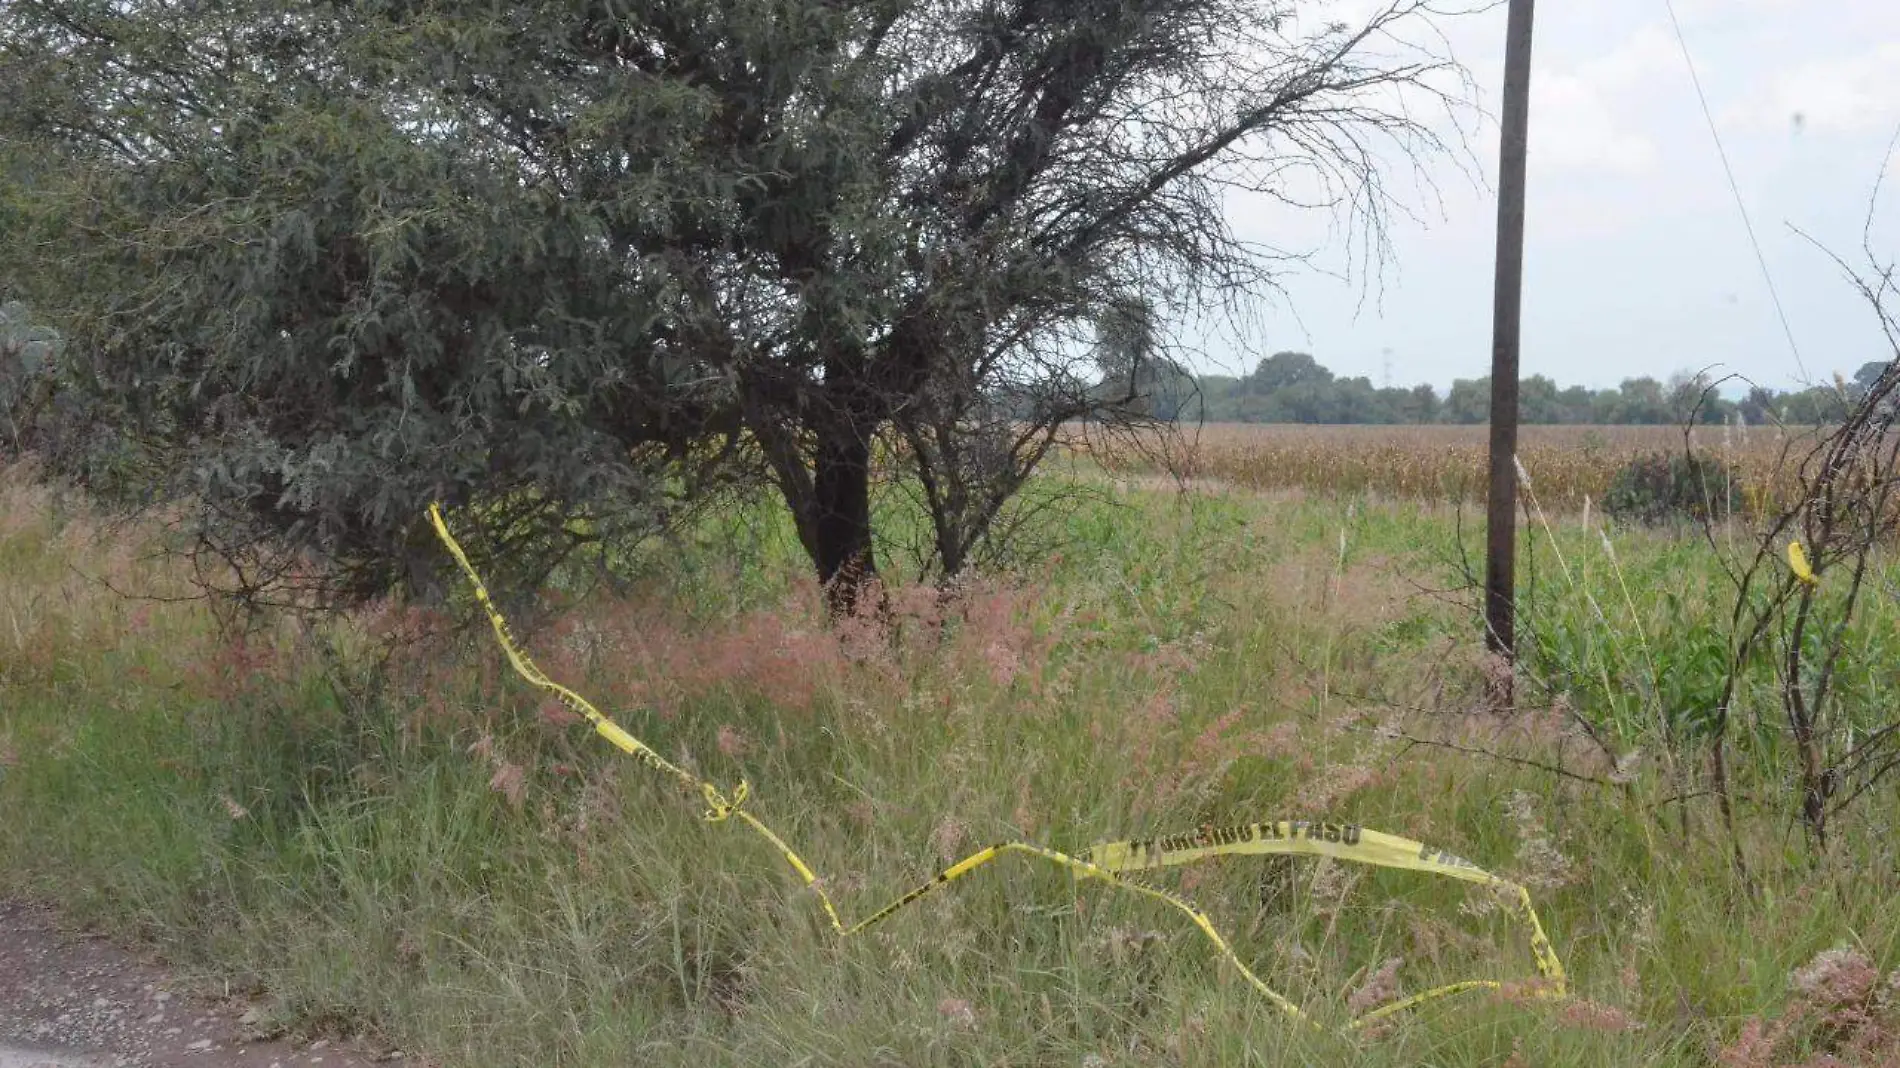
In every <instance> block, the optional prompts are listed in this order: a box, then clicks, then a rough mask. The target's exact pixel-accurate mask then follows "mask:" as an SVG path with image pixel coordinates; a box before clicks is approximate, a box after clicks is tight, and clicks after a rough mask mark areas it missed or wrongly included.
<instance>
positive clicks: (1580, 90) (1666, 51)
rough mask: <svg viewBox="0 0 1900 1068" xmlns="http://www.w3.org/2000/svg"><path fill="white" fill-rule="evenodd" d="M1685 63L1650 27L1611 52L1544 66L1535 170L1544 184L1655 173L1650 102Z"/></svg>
mask: <svg viewBox="0 0 1900 1068" xmlns="http://www.w3.org/2000/svg"><path fill="white" fill-rule="evenodd" d="M1680 62H1681V59H1680V56H1679V55H1678V54H1677V53H1676V51H1675V45H1674V44H1673V42H1672V41H1671V40H1670V39H1669V38H1667V37H1665V36H1664V35H1663V33H1662V31H1661V30H1660V29H1659V28H1657V27H1654V26H1645V27H1642V28H1640V29H1638V30H1637V31H1636V32H1635V33H1633V34H1631V35H1630V36H1629V37H1627V38H1625V39H1624V40H1623V41H1622V42H1621V43H1619V44H1618V45H1617V46H1616V47H1614V48H1612V49H1611V50H1609V51H1608V52H1604V53H1601V54H1599V55H1596V56H1592V57H1589V58H1587V59H1583V60H1578V61H1571V62H1568V63H1564V62H1561V61H1558V62H1544V63H1542V64H1541V66H1540V68H1539V69H1536V70H1534V71H1533V72H1532V75H1531V125H1532V134H1531V166H1532V167H1533V168H1534V169H1535V170H1536V171H1537V172H1538V173H1539V174H1540V175H1541V176H1544V177H1550V176H1554V175H1558V174H1572V173H1583V174H1598V175H1602V174H1612V175H1638V174H1646V173H1649V172H1650V171H1652V170H1654V169H1655V167H1656V163H1657V161H1658V159H1659V157H1660V153H1659V151H1658V148H1657V145H1656V141H1655V139H1654V138H1653V137H1652V136H1651V134H1650V133H1649V132H1648V131H1646V130H1645V129H1644V128H1643V120H1644V118H1645V111H1644V108H1643V106H1642V103H1643V98H1644V96H1645V95H1646V94H1649V93H1652V92H1653V91H1654V88H1655V83H1656V82H1657V81H1658V79H1659V78H1660V77H1662V76H1663V75H1664V74H1665V72H1667V71H1669V70H1670V69H1672V66H1673V65H1679V64H1680Z"/></svg>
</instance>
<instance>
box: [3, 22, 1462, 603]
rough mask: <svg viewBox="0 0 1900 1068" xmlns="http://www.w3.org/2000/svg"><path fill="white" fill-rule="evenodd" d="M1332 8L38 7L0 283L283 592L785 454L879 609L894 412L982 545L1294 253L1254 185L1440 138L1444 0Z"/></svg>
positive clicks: (8, 75)
mask: <svg viewBox="0 0 1900 1068" xmlns="http://www.w3.org/2000/svg"><path fill="white" fill-rule="evenodd" d="M1304 6H1305V5H1303V4H1295V3H1291V2H1287V3H1270V4H1265V5H1262V4H1258V3H1255V2H1253V0H1087V2H1083V3H1073V4H1054V5H1052V4H1046V3H1042V2H1040V0H956V2H952V3H948V4H924V3H920V2H914V0H860V2H846V3H838V2H835V0H738V2H730V0H659V2H655V3H650V4H642V5H632V6H615V5H597V4H592V3H581V2H575V0H535V2H527V3H518V4H438V3H428V2H408V0H371V2H364V3H341V2H336V3H319V4H306V3H301V2H299V3H291V2H289V0H228V2H222V3H204V4H193V5H178V4H169V3H159V2H156V0H128V2H124V3H110V4H107V3H100V2H97V0H15V2H13V3H10V4H7V5H6V6H4V7H0V71H4V73H3V74H0V79H3V80H4V84H0V100H4V103H0V145H7V146H14V147H10V148H8V149H7V150H6V151H7V152H8V158H9V159H14V158H15V157H16V156H17V162H18V165H10V166H9V167H8V168H7V169H6V170H5V171H4V172H0V211H4V212H5V213H6V222H7V224H8V232H9V240H8V241H7V242H6V244H5V247H4V248H3V249H0V279H3V280H4V283H0V284H4V285H5V286H7V288H8V293H7V294H6V296H17V297H18V298H19V299H23V300H25V301H27V302H28V303H29V304H30V305H31V306H32V307H33V308H34V309H35V312H36V314H40V315H43V316H44V317H45V319H46V321H47V322H48V323H50V324H51V325H52V326H54V327H55V328H56V329H58V330H59V331H60V333H61V336H62V337H63V338H64V339H65V349H64V355H63V357H62V366H61V367H60V368H59V370H58V373H57V375H56V379H57V382H58V384H59V386H60V388H61V389H62V390H65V391H69V392H72V393H73V394H75V395H77V396H80V397H83V398H85V407H84V409H83V410H84V411H85V412H86V413H87V416H86V417H87V418H88V419H89V420H92V421H95V422H98V423H100V424H102V425H110V426H112V427H114V428H116V430H117V432H119V433H121V434H123V435H124V436H126V437H127V438H128V439H129V440H131V441H133V442H134V443H136V446H137V448H138V450H139V452H140V454H141V456H143V457H144V458H145V460H146V461H148V463H149V469H150V471H151V474H152V480H151V481H152V483H153V485H152V487H151V488H152V489H153V492H154V493H155V494H156V495H158V496H160V497H163V498H165V499H170V500H190V501H193V502H195V504H196V507H197V515H196V521H195V523H194V524H193V528H192V530H191V533H192V534H193V535H194V537H195V539H196V540H197V541H198V542H199V543H200V544H202V545H203V546H205V547H206V548H208V549H209V550H210V551H211V552H212V553H213V554H215V555H216V556H218V557H220V558H225V559H228V560H230V561H233V562H238V563H241V564H244V565H245V566H246V567H248V568H249V569H250V571H251V573H252V574H253V575H255V573H256V572H257V571H258V570H259V569H262V572H263V574H264V576H265V577H266V578H269V577H270V576H272V575H278V574H288V573H290V571H292V570H295V571H297V572H299V573H304V572H309V573H311V574H313V575H318V576H320V577H321V578H322V579H323V584H324V585H325V586H327V587H329V588H332V589H335V590H336V591H338V592H341V593H344V594H347V595H367V594H372V593H376V592H379V591H381V590H383V589H386V588H388V587H390V586H392V585H402V584H409V585H414V584H416V583H418V582H421V581H423V580H424V579H426V578H427V577H428V574H427V572H428V571H429V570H430V569H431V568H432V567H433V566H434V564H435V556H436V554H434V552H433V549H432V547H431V546H430V545H429V543H428V541H427V539H426V537H424V536H423V532H422V528H421V526H420V524H419V520H418V517H419V516H420V514H421V510H422V508H423V506H424V505H425V504H426V503H427V502H428V501H429V500H430V499H431V498H438V497H439V498H441V499H443V500H444V501H445V502H447V503H448V504H449V505H450V506H451V507H452V508H454V509H457V510H459V512H460V513H461V514H460V515H459V516H458V529H461V530H465V531H468V532H469V535H470V539H471V548H473V549H475V550H476V551H477V553H478V555H480V556H481V557H482V558H483V563H484V566H485V567H487V568H488V569H489V570H490V571H491V572H493V573H494V574H495V577H496V579H497V581H499V582H500V583H501V584H502V585H504V586H515V585H520V584H528V583H532V582H534V581H536V580H537V579H538V578H539V577H540V576H542V575H543V574H545V572H546V571H547V570H548V569H549V568H550V567H552V566H554V565H555V564H556V563H557V562H558V561H560V560H561V559H563V558H565V557H566V556H568V555H569V554H570V553H571V552H572V551H573V550H575V549H576V548H577V547H578V546H583V545H585V544H587V543H591V542H594V541H598V540H602V539H605V540H609V541H611V540H615V539H617V538H620V537H623V536H637V535H638V534H639V533H640V532H642V531H644V530H647V529H650V527H651V525H652V523H653V522H656V521H657V519H658V517H659V516H660V515H661V514H662V513H663V512H665V511H667V510H669V509H671V508H672V507H674V506H675V505H676V504H677V503H679V502H704V501H705V500H707V499H708V497H707V490H708V487H713V488H717V487H724V486H731V485H750V484H768V483H769V484H770V485H771V486H772V487H774V488H776V489H777V490H778V491H779V492H780V493H781V494H782V495H783V497H784V499H785V502H786V504H787V506H788V507H789V510H790V512H791V514H792V516H793V519H794V522H795V525H796V528H797V530H798V534H799V538H800V541H801V543H802V544H803V545H804V547H805V549H806V551H807V552H808V553H809V555H810V556H811V558H812V561H813V564H814V566H815V570H816V571H817V573H818V575H819V577H820V578H821V579H823V580H825V581H826V582H828V583H834V584H835V585H836V586H838V587H841V588H843V589H844V590H845V593H844V594H843V596H842V597H841V599H840V602H839V603H840V605H841V606H844V605H848V604H849V602H850V600H851V597H852V593H851V592H850V591H852V590H854V589H855V588H856V587H857V586H859V585H861V584H862V583H863V582H864V581H865V580H868V579H869V578H870V577H871V576H872V575H874V573H875V571H876V562H875V558H874V554H873V535H874V531H873V528H872V523H871V508H870V501H871V497H872V492H871V487H872V482H873V479H874V478H876V477H879V475H880V472H879V471H878V470H877V469H876V468H875V467H874V465H873V464H872V462H871V460H872V457H873V455H874V454H875V453H874V449H873V445H874V443H876V442H877V441H878V439H880V438H885V439H892V438H896V439H901V440H902V442H903V444H904V445H905V448H904V449H903V450H901V451H900V452H899V453H898V454H899V455H901V457H902V460H903V463H904V464H905V465H906V469H904V470H901V471H899V472H898V473H899V474H900V475H902V476H904V478H905V482H906V484H908V485H915V486H916V487H918V493H919V495H920V498H921V502H922V504H923V505H924V506H925V510H926V511H927V513H928V515H929V516H930V520H931V523H932V525H933V528H934V532H935V536H934V538H933V546H932V549H931V551H930V555H931V556H932V557H934V562H935V565H936V566H937V567H940V568H941V569H942V570H943V571H945V572H954V571H956V570H958V569H960V568H961V567H963V566H964V565H965V564H966V563H967V562H968V561H969V560H970V558H971V553H972V552H973V551H974V550H975V549H976V548H977V547H979V546H980V545H981V544H982V543H983V542H984V541H985V540H986V539H988V538H989V537H990V536H991V535H992V533H993V532H994V529H995V527H994V524H995V521H996V520H997V518H998V516H999V515H1001V514H1002V512H1003V509H1004V506H1005V505H1006V503H1007V502H1008V501H1009V500H1010V498H1011V497H1012V496H1013V495H1014V494H1015V492H1016V491H1017V490H1018V489H1019V488H1020V487H1021V485H1022V483H1023V481H1024V479H1025V478H1026V477H1027V475H1028V473H1029V472H1030V471H1031V470H1033V469H1034V468H1035V466H1036V464H1037V463H1038V462H1039V461H1040V460H1041V458H1042V457H1043V456H1044V455H1045V454H1046V453H1047V450H1048V449H1049V448H1050V446H1051V443H1052V442H1053V440H1054V437H1055V434H1056V432H1057V428H1059V427H1060V426H1061V425H1062V424H1064V423H1065V422H1068V421H1071V420H1075V419H1080V418H1087V417H1090V416H1092V415H1106V416H1113V417H1114V418H1116V419H1117V420H1121V421H1127V420H1143V419H1150V418H1153V417H1154V416H1155V415H1157V414H1161V411H1162V409H1163V408H1170V407H1171V408H1177V409H1178V408H1179V407H1181V404H1180V403H1179V402H1176V401H1168V402H1165V403H1163V404H1161V405H1154V404H1141V405H1136V404H1132V403H1130V402H1131V401H1132V400H1133V399H1134V398H1133V397H1132V396H1130V394H1131V393H1132V392H1134V390H1123V391H1121V395H1120V396H1117V395H1115V391H1113V390H1111V391H1107V392H1103V391H1098V390H1096V389H1095V386H1096V385H1097V384H1098V382H1099V377H1098V375H1097V374H1096V373H1095V370H1096V368H1095V364H1096V362H1097V361H1096V360H1095V354H1094V352H1093V351H1092V349H1093V348H1094V346H1092V345H1091V344H1090V342H1089V341H1088V337H1089V334H1090V332H1091V331H1092V330H1093V327H1094V326H1095V324H1097V323H1100V322H1103V321H1104V320H1105V319H1107V318H1110V317H1112V315H1113V314H1114V311H1115V309H1118V308H1127V307H1131V306H1132V304H1133V302H1137V301H1140V300H1143V299H1147V298H1152V299H1154V300H1158V301H1163V302H1164V305H1165V306H1164V307H1160V308H1157V306H1156V305H1152V304H1151V305H1150V306H1149V307H1150V316H1149V317H1150V319H1151V320H1152V319H1154V318H1158V317H1159V315H1160V314H1161V311H1163V310H1166V311H1172V310H1176V309H1187V308H1192V307H1200V306H1206V305H1208V304H1218V303H1219V302H1220V301H1222V300H1223V299H1225V296H1226V295H1227V294H1231V293H1234V292H1237V291H1239V290H1241V289H1243V288H1245V287H1247V286H1249V285H1258V284H1265V283H1267V282H1268V281H1270V269H1272V268H1274V267H1275V265H1276V264H1277V263H1278V262H1279V261H1278V260H1276V259H1275V257H1273V256H1272V255H1271V254H1270V253H1267V252H1265V251H1264V250H1262V249H1261V248H1260V247H1259V246H1256V245H1253V244H1250V243H1248V242H1243V241H1241V240H1240V239H1239V238H1238V237H1237V236H1236V235H1235V234H1234V233H1233V232H1232V230H1231V228H1230V227H1229V226H1228V224H1227V221H1226V218H1225V215H1224V210H1223V199H1224V197H1225V195H1226V193H1227V191H1228V190H1229V189H1231V188H1233V187H1244V188H1254V189H1258V190H1261V191H1264V192H1267V193H1271V194H1274V195H1278V196H1281V197H1282V198H1283V199H1285V198H1286V197H1287V196H1288V195H1289V194H1288V193H1287V191H1286V190H1284V189H1282V188H1281V186H1280V183H1281V182H1283V181H1284V180H1285V178H1284V176H1285V175H1288V174H1300V175H1302V176H1303V177H1311V176H1314V175H1317V176H1319V179H1320V180H1321V181H1322V182H1323V183H1325V185H1326V186H1327V187H1328V188H1329V189H1331V190H1334V191H1335V192H1337V193H1339V194H1340V196H1339V197H1338V200H1339V202H1341V203H1352V204H1356V205H1361V206H1363V205H1367V204H1372V205H1374V206H1375V210H1376V205H1377V204H1378V203H1379V202H1380V200H1379V192H1378V190H1379V189H1380V185H1379V183H1378V182H1377V176H1376V175H1375V174H1374V173H1373V172H1372V171H1371V170H1370V169H1369V168H1370V166H1371V164H1370V162H1369V161H1370V160H1373V159H1377V158H1381V157H1380V156H1379V154H1378V153H1377V152H1376V151H1374V150H1373V147H1372V146H1374V145H1375V144H1378V143H1381V142H1383V143H1384V144H1386V145H1387V146H1389V147H1394V148H1397V149H1399V151H1400V152H1402V153H1405V152H1418V151H1431V150H1434V149H1435V148H1437V147H1438V144H1437V142H1436V140H1435V138H1434V135H1433V134H1432V132H1431V129H1432V127H1430V126H1429V125H1428V123H1427V118H1426V116H1427V115H1428V114H1429V113H1428V111H1426V110H1423V109H1421V108H1420V107H1419V106H1418V105H1420V104H1434V105H1439V106H1442V105H1444V104H1445V103H1446V102H1447V101H1446V98H1445V97H1443V96H1442V95H1439V94H1438V93H1437V92H1436V90H1434V89H1430V88H1426V87H1424V86H1422V84H1421V83H1422V82H1423V81H1424V80H1426V79H1428V78H1429V77H1430V76H1432V75H1433V74H1435V73H1436V72H1438V71H1440V70H1442V69H1443V68H1444V67H1445V64H1444V63H1443V62H1442V61H1441V60H1439V59H1437V58H1436V57H1434V56H1431V55H1429V54H1426V53H1422V52H1418V53H1413V52H1407V51H1406V50H1404V49H1402V48H1397V47H1396V45H1395V42H1397V41H1399V40H1401V39H1403V38H1404V37H1406V36H1407V35H1405V34H1400V33H1396V32H1395V31H1396V30H1398V29H1400V28H1401V27H1400V26H1399V24H1400V23H1401V22H1403V21H1405V20H1408V19H1413V18H1419V19H1423V18H1428V17H1430V16H1431V15H1432V14H1433V9H1432V7H1431V6H1430V5H1428V4H1426V3H1424V2H1422V0H1403V2H1401V3H1398V4H1395V5H1391V6H1390V7H1388V8H1382V9H1381V11H1380V13H1378V14H1375V15H1374V16H1373V17H1372V19H1371V20H1370V21H1369V22H1368V23H1366V24H1363V25H1360V26H1352V25H1347V24H1342V23H1338V22H1334V21H1331V20H1330V18H1322V19H1300V18H1295V17H1294V16H1295V14H1296V10H1295V9H1296V8H1302V7H1304ZM1413 36H1420V37H1425V36H1429V35H1413ZM1415 91H1416V92H1417V93H1422V94H1423V96H1421V97H1420V98H1419V100H1417V101H1413V100H1412V99H1411V96H1412V95H1413V94H1414V92H1415ZM1371 101H1380V102H1384V103H1382V104H1374V103H1371ZM1382 106H1389V107H1390V110H1381V107H1382ZM1137 115H1138V116H1141V121H1139V122H1136V121H1130V119H1129V116H1137ZM1348 190H1352V191H1354V192H1352V193H1350V194H1348V193H1347V191H1348ZM1111 333H1113V331H1111ZM1123 333H1126V331H1123ZM1154 349H1155V346H1152V345H1146V346H1141V347H1139V348H1138V349H1133V350H1128V351H1127V352H1125V353H1124V354H1123V357H1122V358H1124V361H1125V362H1128V361H1132V362H1129V366H1128V367H1127V368H1126V370H1127V371H1128V375H1127V378H1128V381H1129V382H1130V383H1132V384H1133V385H1134V387H1135V390H1140V389H1144V388H1146V384H1149V383H1155V384H1159V383H1161V382H1162V381H1163V380H1164V379H1167V380H1176V379H1178V378H1179V377H1180V376H1178V375H1176V374H1173V373H1172V372H1171V369H1172V367H1173V365H1172V364H1171V363H1165V362H1162V361H1163V354H1161V353H1159V352H1158V351H1154ZM1142 365H1152V366H1150V367H1144V366H1142ZM1156 368H1164V369H1168V371H1167V372H1165V373H1164V372H1163V371H1158V370H1156ZM611 556H612V554H611V553H605V554H601V558H603V559H610V558H611ZM293 564H294V567H293ZM313 566H314V570H312V567H313ZM246 583H247V584H249V579H247V580H246Z"/></svg>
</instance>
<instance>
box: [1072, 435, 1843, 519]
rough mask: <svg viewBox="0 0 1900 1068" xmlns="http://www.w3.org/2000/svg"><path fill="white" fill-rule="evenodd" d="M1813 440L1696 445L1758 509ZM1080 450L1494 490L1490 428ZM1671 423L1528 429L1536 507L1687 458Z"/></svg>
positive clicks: (1172, 465)
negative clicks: (1648, 466)
mask: <svg viewBox="0 0 1900 1068" xmlns="http://www.w3.org/2000/svg"><path fill="white" fill-rule="evenodd" d="M1815 440H1816V435H1815V432H1814V430H1813V429H1812V428H1807V427H1789V428H1781V427H1773V426H1768V427H1731V426H1704V427H1697V428H1695V429H1694V431H1693V432H1692V434H1691V437H1690V438H1689V442H1690V443H1692V444H1693V447H1694V448H1695V450H1696V451H1697V452H1698V453H1701V454H1704V455H1707V456H1710V457H1712V458H1715V459H1719V460H1721V461H1723V462H1724V463H1726V464H1727V465H1728V466H1729V467H1730V468H1731V469H1732V470H1734V471H1735V472H1736V474H1737V477H1738V478H1739V480H1740V482H1741V488H1742V495H1743V499H1744V500H1745V501H1746V502H1747V506H1748V508H1749V510H1750V511H1755V510H1758V509H1761V508H1763V507H1764V506H1767V505H1772V504H1774V503H1776V502H1778V501H1783V500H1788V499H1791V495H1792V493H1793V491H1794V489H1795V485H1796V478H1797V474H1798V468H1799V466H1800V462H1801V460H1802V458H1803V457H1805V456H1806V454H1807V452H1808V451H1809V449H1810V448H1811V447H1812V445H1813V444H1814V442H1815ZM1071 446H1072V451H1074V452H1075V453H1076V454H1079V455H1084V456H1087V457H1088V458H1090V459H1093V460H1094V461H1095V462H1097V463H1099V464H1100V465H1101V466H1102V467H1103V468H1104V469H1105V470H1107V471H1108V472H1109V473H1111V474H1114V475H1117V476H1153V475H1179V476H1182V477H1184V478H1187V479H1189V480H1193V481H1197V482H1204V483H1215V484H1224V485H1228V486H1234V487H1238V488H1243V489H1251V490H1278V489H1297V490H1310V491H1319V492H1326V493H1347V494H1370V495H1374V496H1380V497H1388V498H1395V499H1400V500H1417V501H1430V502H1457V501H1466V502H1476V501H1482V500H1483V499H1484V494H1485V458H1486V451H1487V430H1486V428H1485V427H1484V426H1436V425H1434V426H1310V425H1261V424H1244V423H1211V424H1207V425H1205V426H1200V427H1192V426H1190V427H1183V428H1181V429H1180V430H1178V431H1177V432H1175V433H1173V434H1169V435H1163V434H1161V433H1159V432H1156V433H1153V434H1150V435H1146V436H1143V437H1139V438H1134V439H1121V440H1113V441H1109V440H1103V439H1098V438H1096V437H1094V436H1092V435H1087V434H1078V435H1077V436H1076V437H1075V438H1074V439H1073V440H1072V441H1071ZM1684 447H1685V441H1684V436H1683V429H1682V428H1681V427H1671V426H1527V427H1523V428H1522V429H1521V430H1520V431H1519V435H1518V460H1519V463H1520V464H1521V465H1522V467H1523V470H1524V472H1525V474H1526V475H1528V477H1529V479H1530V493H1531V494H1532V495H1534V496H1535V497H1536V500H1537V503H1538V504H1539V505H1541V506H1542V507H1544V508H1546V509H1550V510H1553V511H1576V510H1580V509H1582V508H1583V506H1584V501H1585V499H1586V498H1588V499H1589V500H1591V501H1595V502H1601V501H1602V500H1603V496H1604V493H1605V491H1607V490H1608V489H1609V487H1610V482H1611V480H1612V479H1614V478H1615V477H1616V474H1617V472H1618V471H1619V470H1621V469H1622V468H1623V467H1624V466H1625V465H1627V464H1628V463H1629V462H1630V461H1632V460H1634V459H1636V458H1637V457H1639V456H1642V455H1645V454H1653V453H1658V452H1662V453H1678V454H1679V453H1681V452H1682V451H1683V449H1684Z"/></svg>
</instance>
